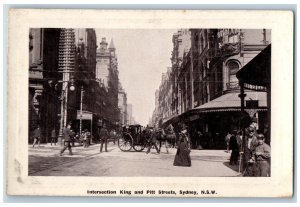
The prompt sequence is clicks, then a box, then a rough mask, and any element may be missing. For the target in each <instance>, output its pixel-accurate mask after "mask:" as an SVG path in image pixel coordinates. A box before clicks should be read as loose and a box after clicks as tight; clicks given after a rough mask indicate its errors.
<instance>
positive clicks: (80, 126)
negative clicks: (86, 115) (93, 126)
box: [79, 86, 84, 135]
mask: <svg viewBox="0 0 300 207" xmlns="http://www.w3.org/2000/svg"><path fill="white" fill-rule="evenodd" d="M83 92H84V91H83V86H81V88H80V119H79V120H80V124H79V134H80V135H81V131H82V98H83Z"/></svg>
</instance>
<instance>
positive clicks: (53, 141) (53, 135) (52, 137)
mask: <svg viewBox="0 0 300 207" xmlns="http://www.w3.org/2000/svg"><path fill="white" fill-rule="evenodd" d="M52 143H53V144H55V145H56V131H55V128H53V129H52V131H51V146H52Z"/></svg>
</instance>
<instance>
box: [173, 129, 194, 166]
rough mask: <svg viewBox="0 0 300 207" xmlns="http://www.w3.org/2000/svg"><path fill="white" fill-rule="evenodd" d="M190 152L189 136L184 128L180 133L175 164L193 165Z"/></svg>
mask: <svg viewBox="0 0 300 207" xmlns="http://www.w3.org/2000/svg"><path fill="white" fill-rule="evenodd" d="M190 152H191V150H190V148H189V144H188V136H187V134H186V130H183V131H182V132H181V133H180V134H179V143H178V147H177V152H176V155H175V159H174V163H173V165H174V166H185V167H190V166H191V165H192V162H191V157H190Z"/></svg>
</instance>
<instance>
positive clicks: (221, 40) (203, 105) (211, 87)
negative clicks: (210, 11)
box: [155, 29, 271, 148]
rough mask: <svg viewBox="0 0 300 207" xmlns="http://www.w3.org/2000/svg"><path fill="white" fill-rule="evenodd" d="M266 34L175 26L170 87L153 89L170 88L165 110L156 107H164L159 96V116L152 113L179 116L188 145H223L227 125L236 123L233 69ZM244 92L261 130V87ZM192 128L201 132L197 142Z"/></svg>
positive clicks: (236, 89) (263, 102)
mask: <svg viewBox="0 0 300 207" xmlns="http://www.w3.org/2000/svg"><path fill="white" fill-rule="evenodd" d="M270 34H271V33H270V30H265V29H261V30H259V29H252V30H251V29H249V30H248V29H247V30H245V29H190V30H188V31H184V30H179V31H178V33H176V34H174V35H173V46H174V47H173V51H172V57H171V63H172V70H171V72H170V80H171V81H169V85H170V86H168V87H169V88H170V89H167V90H160V91H159V97H164V98H166V97H168V93H170V92H171V93H172V96H171V97H172V99H171V114H168V115H167V117H164V115H165V114H164V113H161V112H163V111H167V110H168V109H166V108H165V107H167V108H170V107H169V106H168V105H166V104H165V103H164V102H163V101H160V102H159V106H158V107H156V108H159V107H160V109H159V112H160V114H159V113H158V114H157V115H158V116H160V117H159V118H157V117H156V118H155V119H156V120H159V119H162V120H163V123H174V122H176V121H178V120H181V121H183V122H185V123H186V124H187V125H188V127H189V131H190V134H191V139H192V140H191V141H192V147H195V148H196V147H198V145H199V143H200V144H201V145H203V146H202V147H204V148H223V147H224V146H225V145H224V139H223V138H224V136H225V134H226V133H227V131H230V130H233V129H236V130H239V129H240V125H241V113H240V99H239V96H238V95H239V84H238V80H237V78H236V73H237V72H238V71H239V70H240V69H241V68H243V67H244V66H245V65H246V64H247V63H248V62H249V61H250V60H251V59H253V58H254V57H255V56H256V55H257V54H259V53H260V51H262V50H263V49H264V48H265V47H266V46H267V45H268V44H269V43H270ZM184 37H186V38H184ZM187 37H190V39H189V38H187ZM183 40H186V41H185V42H186V43H185V44H183V42H184V41H183ZM161 85H164V82H163V81H162V82H161ZM246 94H247V96H246V99H245V103H246V104H245V105H246V106H247V105H248V109H246V111H247V112H248V113H249V115H250V116H251V117H252V119H253V120H255V121H256V122H258V123H257V124H258V129H260V130H263V127H264V125H265V124H266V122H268V120H267V118H266V117H267V116H266V113H267V112H266V111H267V106H266V91H265V90H263V89H262V90H261V91H256V92H253V91H247V92H246ZM178 117H179V118H180V119H178ZM156 123H157V121H156ZM197 131H200V132H201V134H202V135H203V138H201V142H199V140H197V139H198V138H197V137H196V136H195V134H196V132H197Z"/></svg>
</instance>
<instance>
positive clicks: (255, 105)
mask: <svg viewBox="0 0 300 207" xmlns="http://www.w3.org/2000/svg"><path fill="white" fill-rule="evenodd" d="M245 108H247V109H257V108H258V100H249V101H248V100H247V101H246V107H245Z"/></svg>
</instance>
